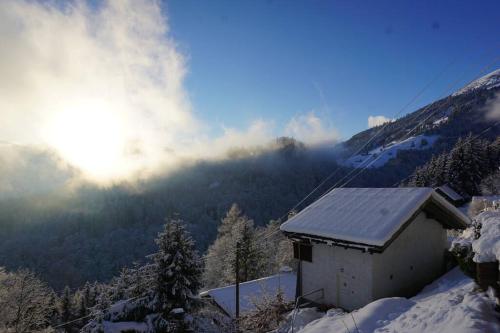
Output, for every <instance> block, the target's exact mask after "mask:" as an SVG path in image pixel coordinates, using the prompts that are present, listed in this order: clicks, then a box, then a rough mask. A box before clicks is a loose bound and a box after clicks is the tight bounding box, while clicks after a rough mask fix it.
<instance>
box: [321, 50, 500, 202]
mask: <svg viewBox="0 0 500 333" xmlns="http://www.w3.org/2000/svg"><path fill="white" fill-rule="evenodd" d="M499 59H500V57H496V58H495V59H494V60H493V61H491V62H490V63H488V64H487V65H486V66H484V67H483V68H482V70H481V71H480V74H479V76H478V78H479V77H481V75H482V74H483V73H484V72H485V71H487V70H488V69H489V68H491V66H493V65H494V64H495V63H496V62H497V61H498V60H499ZM476 80H477V78H476ZM458 81H459V79H457V80H455V81H454V82H453V83H452V84H451V85H449V87H448V88H447V90H446V92H445V96H443V98H444V97H446V96H449V93H450V90H451V89H453V86H455V84H456V83H457V82H458ZM429 107H430V105H428V106H426V107H425V108H424V110H423V111H422V112H421V113H422V114H425V110H426V109H428V108H429ZM439 110H440V109H439V108H436V109H435V110H434V111H433V112H431V113H430V114H429V115H428V116H426V117H425V118H424V119H423V120H421V121H420V122H419V123H418V124H417V125H415V126H414V127H413V128H412V129H411V130H410V131H409V132H408V134H407V135H408V137H407V138H406V139H408V138H409V134H411V133H413V132H414V131H415V130H416V129H418V128H419V127H420V126H421V125H422V124H424V123H425V122H426V121H427V120H428V119H429V118H430V117H432V116H433V115H434V114H435V113H436V112H437V111H439ZM406 139H405V140H406ZM382 156H383V155H382V154H380V155H379V156H377V158H375V159H374V160H372V161H371V162H370V163H368V164H367V165H364V166H363V167H362V168H361V169H353V170H352V171H351V172H349V173H348V174H347V175H346V176H344V177H343V178H342V179H341V180H340V181H338V182H337V183H335V184H334V185H333V186H332V187H330V188H329V189H328V190H327V191H326V192H325V193H324V194H323V195H322V196H321V197H320V198H322V197H324V196H325V195H326V194H328V193H329V192H331V191H332V190H333V189H334V188H336V187H339V188H342V187H344V186H346V185H347V184H349V183H350V182H351V181H353V180H354V179H355V178H356V177H358V176H359V175H360V174H361V173H362V172H364V171H365V170H366V169H367V168H368V167H370V166H371V165H373V163H375V162H376V161H378V160H379V159H380V158H381V157H382ZM356 171H357V173H355V174H354V176H352V177H351V178H350V179H348V180H347V181H346V182H345V183H343V184H342V185H340V186H338V185H339V184H340V182H341V181H342V180H344V179H345V178H347V177H348V176H349V175H351V174H352V173H354V172H356Z"/></svg>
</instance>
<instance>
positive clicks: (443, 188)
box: [436, 184, 463, 201]
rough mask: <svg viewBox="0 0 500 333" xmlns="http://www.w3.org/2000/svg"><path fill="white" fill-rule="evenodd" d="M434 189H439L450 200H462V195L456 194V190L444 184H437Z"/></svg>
mask: <svg viewBox="0 0 500 333" xmlns="http://www.w3.org/2000/svg"><path fill="white" fill-rule="evenodd" d="M436 190H439V191H441V192H443V193H444V194H445V195H447V196H448V198H450V199H451V200H454V201H460V200H463V197H462V196H461V195H460V194H458V193H457V192H455V191H454V190H453V189H452V188H451V187H449V186H448V185H446V184H445V185H443V186H439V187H438V188H437V189H436Z"/></svg>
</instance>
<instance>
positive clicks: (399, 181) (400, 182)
mask: <svg viewBox="0 0 500 333" xmlns="http://www.w3.org/2000/svg"><path fill="white" fill-rule="evenodd" d="M498 124H500V120H499V121H497V122H495V123H494V124H493V125H491V126H488V127H487V128H486V129H484V130H482V131H481V132H480V133H479V134H477V135H475V136H474V137H472V140H476V139H478V138H479V137H480V136H482V135H483V134H484V133H486V132H488V131H489V130H490V129H492V128H493V127H495V126H496V125H498ZM462 144H463V143H462ZM411 176H413V174H410V175H408V176H407V177H405V178H403V179H402V180H398V181H397V182H395V183H394V184H392V186H391V187H395V186H397V185H400V184H402V183H403V182H405V181H407V180H408V179H409V178H410V177H411Z"/></svg>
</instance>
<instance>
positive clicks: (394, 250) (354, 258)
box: [302, 213, 446, 310]
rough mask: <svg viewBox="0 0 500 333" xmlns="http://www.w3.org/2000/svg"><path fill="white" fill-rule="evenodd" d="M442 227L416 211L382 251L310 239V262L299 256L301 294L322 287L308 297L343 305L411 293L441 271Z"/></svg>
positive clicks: (355, 305) (349, 306)
mask: <svg viewBox="0 0 500 333" xmlns="http://www.w3.org/2000/svg"><path fill="white" fill-rule="evenodd" d="M445 248H446V230H444V229H443V227H442V226H441V225H440V224H439V223H438V222H436V221H434V220H431V219H427V218H426V216H425V213H421V214H420V215H418V216H417V217H416V218H415V219H414V220H413V222H412V223H410V225H409V226H408V227H407V228H406V229H405V230H404V231H403V232H402V233H401V234H400V235H399V236H398V238H397V239H396V240H395V241H394V242H393V243H392V244H391V245H390V246H389V247H388V248H387V249H386V250H385V251H384V252H383V253H374V254H369V253H368V252H362V251H360V250H355V249H345V248H342V247H336V246H330V245H327V244H314V245H313V247H312V262H305V261H303V262H302V294H303V295H304V294H307V293H308V292H311V291H314V290H316V289H320V288H323V289H324V299H323V300H319V299H318V296H319V294H318V293H315V294H313V295H311V296H309V297H306V298H308V299H310V300H313V301H317V302H319V303H323V304H327V305H335V306H338V307H341V308H344V309H346V310H353V309H357V308H360V307H362V306H364V305H366V304H367V303H370V302H372V301H373V300H375V299H379V298H383V297H389V296H410V295H413V294H415V293H416V292H418V291H419V290H420V289H421V288H422V287H423V286H425V285H426V284H427V283H429V282H431V281H432V280H434V279H435V278H436V277H437V276H439V275H440V273H441V272H442V267H443V260H444V251H445Z"/></svg>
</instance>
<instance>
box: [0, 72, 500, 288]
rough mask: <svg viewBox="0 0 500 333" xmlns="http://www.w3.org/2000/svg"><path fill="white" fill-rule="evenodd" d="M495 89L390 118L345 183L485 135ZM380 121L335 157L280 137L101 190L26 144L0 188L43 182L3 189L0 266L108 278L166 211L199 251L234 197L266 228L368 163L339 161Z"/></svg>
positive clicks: (409, 167)
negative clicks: (38, 166)
mask: <svg viewBox="0 0 500 333" xmlns="http://www.w3.org/2000/svg"><path fill="white" fill-rule="evenodd" d="M483 81H484V80H483ZM487 82H490V81H487ZM499 89H500V88H499V87H497V86H491V85H486V86H481V85H479V86H477V85H476V86H475V88H474V89H472V90H471V89H468V90H467V91H464V92H463V93H460V94H456V95H453V96H449V97H447V98H444V99H442V100H439V101H436V102H434V103H432V104H430V105H429V106H427V107H424V108H422V109H419V110H417V111H415V112H413V113H410V114H408V115H406V116H404V117H402V118H400V119H398V120H396V121H394V122H392V123H390V124H388V126H386V127H385V128H384V130H383V132H382V133H381V134H380V135H379V136H377V137H376V138H375V139H374V140H373V141H372V142H371V144H370V145H368V146H367V147H366V149H364V151H363V152H364V153H365V154H366V153H372V154H381V153H382V154H383V153H387V154H388V156H386V157H384V159H380V160H381V161H383V163H378V164H375V165H374V166H376V167H373V168H370V169H369V170H367V171H365V172H363V173H361V174H359V175H358V176H357V177H356V178H355V179H354V180H353V181H352V182H350V183H349V184H348V186H350V187H389V186H394V185H396V184H398V183H399V182H401V181H402V180H404V179H405V178H407V177H408V176H409V175H410V174H412V173H413V172H414V170H415V168H416V167H417V166H420V165H423V164H424V163H426V162H427V161H428V160H429V159H430V158H431V156H432V155H433V154H438V153H441V152H444V151H449V150H450V149H451V147H452V146H453V144H454V143H455V142H456V141H457V140H458V138H459V137H460V136H464V135H467V134H468V133H473V134H479V133H481V131H483V130H484V129H485V128H487V127H488V126H491V125H493V124H494V120H492V119H489V118H487V117H486V113H487V110H486V108H485V105H487V102H488V101H491V100H493V97H494V96H495V94H496V93H497V92H498V91H499ZM430 112H435V113H433V115H432V116H431V117H429V119H427V120H426V121H425V123H424V124H423V125H422V126H420V127H418V129H417V130H416V131H415V132H413V133H411V137H412V138H407V136H408V135H407V134H406V133H408V131H409V130H410V129H411V128H413V127H414V126H416V124H418V123H419V122H420V121H421V119H425V117H426V116H427V115H429V114H430ZM380 128H381V127H376V128H371V129H368V130H366V131H363V132H361V133H359V134H357V135H355V136H353V137H352V138H350V139H349V140H347V141H346V142H345V143H344V144H343V153H342V154H341V155H337V154H336V153H333V149H324V148H322V149H313V148H310V147H305V146H304V145H303V144H301V143H299V142H296V141H294V140H291V139H286V138H282V139H280V140H278V141H277V143H274V144H273V145H272V146H271V147H270V148H266V149H256V150H254V151H248V150H233V151H231V152H230V154H228V157H227V158H226V159H222V160H218V161H195V162H192V163H190V164H187V165H185V166H184V167H183V168H181V169H179V170H177V171H175V172H173V173H170V174H168V175H165V176H161V177H156V178H154V179H149V180H147V181H143V182H141V183H137V184H133V185H131V184H115V185H114V186H110V187H105V188H102V187H98V186H95V185H92V184H84V185H79V186H78V187H76V188H75V187H71V189H69V188H68V187H67V185H68V184H69V183H71V179H72V178H71V177H72V176H73V175H74V174H75V173H76V171H74V170H71V169H67V168H66V169H60V163H58V162H53V161H52V160H51V157H50V155H46V154H43V153H40V152H36V151H35V152H33V151H28V150H26V149H25V150H23V152H22V154H21V153H20V155H21V156H23V158H22V161H23V163H22V164H21V165H20V166H19V167H17V168H13V167H11V168H8V169H5V170H6V171H5V170H3V172H4V173H5V174H7V175H14V176H13V177H12V178H10V179H14V180H15V181H12V182H10V183H9V182H8V180H6V178H3V180H2V181H0V186H2V188H3V189H9V188H10V189H16V188H26V187H30V186H32V187H33V188H34V187H35V184H37V182H39V181H41V180H47V181H46V182H44V183H43V184H42V185H43V186H39V188H40V189H42V190H31V191H24V190H23V191H21V192H24V193H29V196H26V195H24V196H21V195H18V194H19V193H21V192H19V191H18V192H16V193H18V194H17V195H15V196H5V195H0V266H5V267H7V268H8V269H12V270H13V269H16V268H18V267H28V268H30V269H32V270H34V271H35V272H37V273H38V274H39V275H40V276H41V277H42V278H43V279H45V280H46V281H48V282H49V283H50V285H51V286H53V287H54V288H55V289H56V290H61V289H62V288H63V286H64V285H70V286H73V287H76V286H80V285H81V284H83V283H84V282H85V281H94V280H98V281H106V280H108V279H109V278H111V277H112V276H113V275H116V274H117V272H118V271H119V270H120V269H121V268H122V267H124V266H127V265H130V264H131V263H132V262H133V261H136V260H141V259H142V258H144V256H145V255H147V254H148V253H150V252H151V251H152V249H153V248H154V243H153V239H154V237H155V235H156V233H157V232H158V231H159V230H160V228H161V226H162V224H163V222H164V218H165V217H166V216H172V215H173V214H176V213H178V214H179V215H180V216H181V217H182V218H183V219H184V220H185V221H186V223H187V224H188V226H189V229H190V231H191V232H192V234H193V236H194V238H195V240H196V242H197V247H198V248H199V250H201V251H205V250H206V248H207V247H208V245H209V244H210V243H211V242H212V241H213V240H214V238H215V236H216V227H217V225H218V224H219V223H220V220H221V218H222V217H223V216H224V214H225V212H226V211H227V210H228V209H229V207H230V205H231V204H232V203H234V202H236V203H238V204H239V205H240V207H241V208H242V209H243V211H244V212H245V214H246V215H248V216H249V217H250V218H252V219H254V221H255V223H256V224H257V225H265V224H267V223H268V222H269V221H270V220H271V219H278V218H279V217H281V216H283V215H284V214H286V213H287V211H288V210H289V209H290V208H291V207H293V206H294V205H295V204H297V202H299V201H300V200H301V199H302V198H303V197H304V196H305V195H306V194H307V193H309V192H310V191H311V190H312V189H314V188H315V187H316V186H318V185H319V184H320V183H321V181H322V180H323V179H325V178H326V177H327V176H328V175H330V174H331V172H332V171H333V170H338V171H337V172H336V173H335V176H334V177H332V178H331V179H329V181H327V182H326V183H325V184H323V185H322V186H321V187H320V188H319V189H318V191H317V192H316V193H314V195H312V196H311V197H310V198H308V200H306V201H305V202H303V203H302V205H300V206H299V207H298V209H301V208H303V207H305V206H306V205H307V204H309V203H311V202H312V201H314V200H315V199H316V198H317V197H318V196H319V195H320V194H321V193H323V192H324V191H326V190H327V189H328V188H330V187H331V186H332V185H333V184H335V183H336V182H337V181H338V180H340V179H342V177H344V176H345V175H347V174H348V173H349V172H351V171H352V170H353V169H352V168H351V167H359V166H363V164H366V163H361V164H360V165H352V164H351V165H350V164H349V163H347V164H346V163H345V160H346V158H347V157H349V156H350V154H352V153H353V152H355V151H356V150H357V149H358V148H359V147H361V146H362V145H363V144H364V143H365V142H366V141H367V140H368V139H369V138H371V137H372V136H373V135H374V134H375V133H376V132H377V131H378V130H380ZM498 135H500V126H496V127H493V128H492V129H491V130H490V131H488V132H486V133H484V134H483V135H482V138H485V139H490V140H491V139H493V138H495V137H497V136H498ZM423 138H426V139H425V143H424V140H423ZM416 148H419V149H416ZM389 154H391V155H389ZM4 156H6V155H4ZM377 156H379V155H377ZM52 158H54V157H52ZM40 160H43V161H44V165H47V168H49V169H50V168H52V169H51V170H52V171H50V172H49V171H47V170H45V169H44V170H39V171H37V172H38V174H39V175H41V176H40V177H32V178H26V177H24V174H25V173H23V170H24V169H23V168H25V169H26V170H25V171H27V172H28V173H29V174H33V172H34V171H33V169H32V168H31V167H30V161H40ZM372 160H373V159H372ZM337 161H340V165H339V164H338V163H337ZM337 168H338V169H337ZM0 170H2V169H0ZM46 183H48V184H50V185H51V187H50V186H49V187H47V186H46ZM61 267H64V269H61ZM56 271H57V272H58V274H54V272H56Z"/></svg>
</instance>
